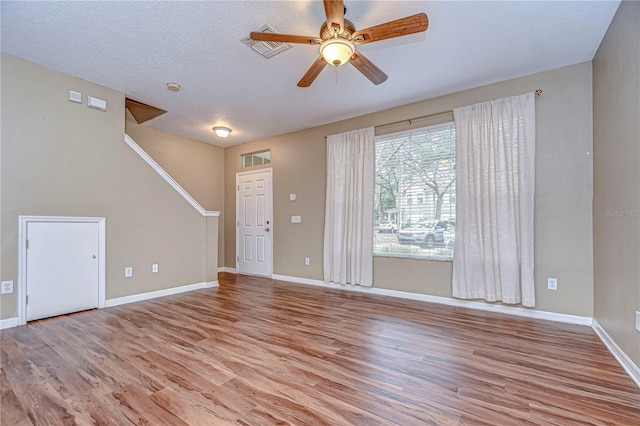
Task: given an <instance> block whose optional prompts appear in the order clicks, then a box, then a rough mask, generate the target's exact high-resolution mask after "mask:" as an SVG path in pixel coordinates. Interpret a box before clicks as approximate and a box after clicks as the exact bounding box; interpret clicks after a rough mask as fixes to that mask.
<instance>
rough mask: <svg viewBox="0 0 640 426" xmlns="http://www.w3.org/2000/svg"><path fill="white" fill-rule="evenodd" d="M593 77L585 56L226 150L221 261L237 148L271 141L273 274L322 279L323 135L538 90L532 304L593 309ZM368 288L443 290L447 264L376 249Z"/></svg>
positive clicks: (229, 229) (229, 260)
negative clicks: (551, 286) (552, 284)
mask: <svg viewBox="0 0 640 426" xmlns="http://www.w3.org/2000/svg"><path fill="white" fill-rule="evenodd" d="M591 77H592V75H591V63H590V62H587V63H582V64H578V65H574V66H571V67H566V68H561V69H557V70H553V71H548V72H544V73H540V74H535V75H532V76H528V77H523V78H518V79H514V80H509V81H505V82H501V83H496V84H492V85H488V86H484V87H480V88H476V89H472V90H467V91H464V92H460V93H455V94H452V95H448V96H443V97H440V98H436V99H431V100H426V101H422V102H418V103H414V104H410V105H405V106H401V107H398V108H393V109H389V110H386V111H381V112H377V113H374V114H369V115H365V116H361V117H357V118H353V119H350V120H344V121H341V122H337V123H332V124H328V125H325V126H320V127H315V128H312V129H307V130H303V131H300V132H295V133H290V134H286V135H281V136H278V137H274V138H269V139H265V140H260V141H255V142H251V143H247V144H244V145H240V146H234V147H229V148H227V149H226V153H225V157H226V158H225V174H226V178H225V182H226V184H225V188H226V191H225V214H226V218H225V235H226V238H225V252H226V255H225V259H226V262H225V266H227V267H235V262H234V259H235V230H234V219H235V187H234V184H235V174H236V172H238V171H240V170H241V169H240V160H239V155H240V154H242V153H246V152H251V151H257V150H260V149H264V148H271V161H272V163H271V167H273V177H274V186H273V187H274V217H273V225H274V226H273V230H274V256H273V257H274V261H273V262H274V267H273V271H274V273H275V274H280V275H289V276H296V277H303V278H310V279H316V280H321V279H322V244H323V238H322V234H323V226H324V197H325V159H326V157H325V140H324V137H325V136H326V135H329V134H333V133H339V132H343V131H347V130H352V129H357V128H362V127H366V126H372V125H373V126H376V125H381V124H385V123H389V122H394V121H397V120H403V119H408V118H411V117H416V116H421V115H426V114H432V113H438V112H442V111H447V110H450V109H452V108H455V107H459V106H465V105H470V104H474V103H477V102H482V101H486V100H490V99H496V98H502V97H506V96H512V95H517V94H521V93H525V92H531V91H533V90H535V89H539V88H540V89H543V90H544V94H543V95H542V96H541V97H540V98H538V99H537V100H536V115H537V117H536V120H537V125H536V129H537V149H536V155H537V158H536V173H537V176H536V200H535V202H536V211H535V214H536V222H535V226H536V234H535V244H536V269H535V274H536V291H537V306H536V308H537V309H540V310H545V311H552V312H560V313H565V314H573V315H584V316H591V315H592V308H593V262H592V261H593V259H592V237H591V235H592V233H591V231H592V218H591V201H592V197H591V196H592V175H593V173H592V161H591V156H590V155H588V154H587V152H590V151H591V150H592V107H591V106H592V84H591V83H592V82H591ZM301 90H302V89H301ZM445 115H446V114H445ZM432 121H433V120H432ZM425 124H426V123H424V122H423V123H414V127H415V126H423V125H425ZM400 127H401V126H394V128H393V129H390V128H388V127H386V128H384V129H381V130H384V131H385V132H388V131H391V130H395V131H397V130H400ZM405 127H406V126H405ZM289 193H296V194H297V200H296V201H295V202H290V201H289V197H288V194H289ZM293 214H296V215H298V214H299V215H302V223H301V224H291V223H290V219H289V217H290V216H291V215H293ZM305 257H310V258H311V265H310V266H304V258H305ZM547 277H556V278H558V280H559V281H558V283H559V284H558V285H559V289H558V291H557V292H553V291H549V290H547V289H546V280H547ZM374 286H376V287H380V288H387V289H394V290H405V291H412V292H418V293H424V294H431V295H438V296H451V264H450V263H441V262H431V261H418V260H404V259H393V258H381V257H376V258H375V259H374Z"/></svg>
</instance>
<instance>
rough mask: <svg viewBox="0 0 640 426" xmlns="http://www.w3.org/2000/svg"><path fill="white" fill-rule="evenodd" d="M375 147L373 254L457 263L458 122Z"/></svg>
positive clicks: (394, 138) (378, 142)
mask: <svg viewBox="0 0 640 426" xmlns="http://www.w3.org/2000/svg"><path fill="white" fill-rule="evenodd" d="M375 147H376V159H375V162H376V174H375V180H376V181H375V207H374V208H375V211H374V223H375V229H374V249H373V253H374V254H375V255H379V256H397V257H411V258H420V259H433V260H451V259H453V242H454V241H455V226H456V225H455V224H456V217H455V216H456V205H455V195H456V173H455V165H456V161H455V155H456V148H455V126H454V123H446V124H441V125H437V126H430V127H425V128H422V129H416V130H411V131H408V132H401V133H395V134H392V135H384V136H378V137H376V142H375Z"/></svg>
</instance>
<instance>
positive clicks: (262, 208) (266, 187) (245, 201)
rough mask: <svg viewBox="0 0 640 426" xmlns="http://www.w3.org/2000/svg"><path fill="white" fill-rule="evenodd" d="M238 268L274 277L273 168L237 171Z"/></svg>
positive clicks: (243, 272) (241, 270) (240, 270)
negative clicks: (272, 260)
mask: <svg viewBox="0 0 640 426" xmlns="http://www.w3.org/2000/svg"><path fill="white" fill-rule="evenodd" d="M236 184H237V185H236V188H237V192H236V229H237V232H236V270H237V272H238V273H240V274H251V275H261V276H266V277H270V276H271V270H272V264H271V251H272V247H273V244H272V241H273V240H272V233H273V223H272V216H273V215H272V211H273V195H272V188H271V169H262V170H256V171H251V172H241V173H238V174H237V175H236Z"/></svg>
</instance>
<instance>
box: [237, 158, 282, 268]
mask: <svg viewBox="0 0 640 426" xmlns="http://www.w3.org/2000/svg"><path fill="white" fill-rule="evenodd" d="M264 172H269V178H270V180H271V186H270V187H269V191H271V231H273V230H274V227H273V168H272V167H266V168H264V169H256V170H248V171H245V172H236V226H235V228H236V273H239V272H240V265H239V262H238V259H239V258H240V227H239V226H238V223H240V199H239V198H238V193H239V189H238V188H239V187H240V176H246V175H253V174H257V173H264ZM270 240H271V242H270V244H269V245H270V247H269V250H270V251H271V256H269V257H270V259H269V274H268V276H272V275H273V232H271V238H270Z"/></svg>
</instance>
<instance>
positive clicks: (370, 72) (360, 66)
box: [349, 51, 389, 85]
mask: <svg viewBox="0 0 640 426" xmlns="http://www.w3.org/2000/svg"><path fill="white" fill-rule="evenodd" d="M349 62H351V64H353V66H354V67H356V69H357V70H358V71H360V72H361V73H362V74H364V76H365V77H367V78H368V79H369V80H371V82H372V83H373V84H375V85H378V84H380V83H383V82H384V81H385V80H386V79H387V78H389V77H388V76H387V75H386V74H385V73H383V72H382V70H380V68H378V67H376V66H375V65H373V62H371V61H370V60H368V59H367V58H365V57H364V56H363V55H362V53H360V52H357V51H356V53H354V54H353V56H352V57H351V60H350V61H349Z"/></svg>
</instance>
